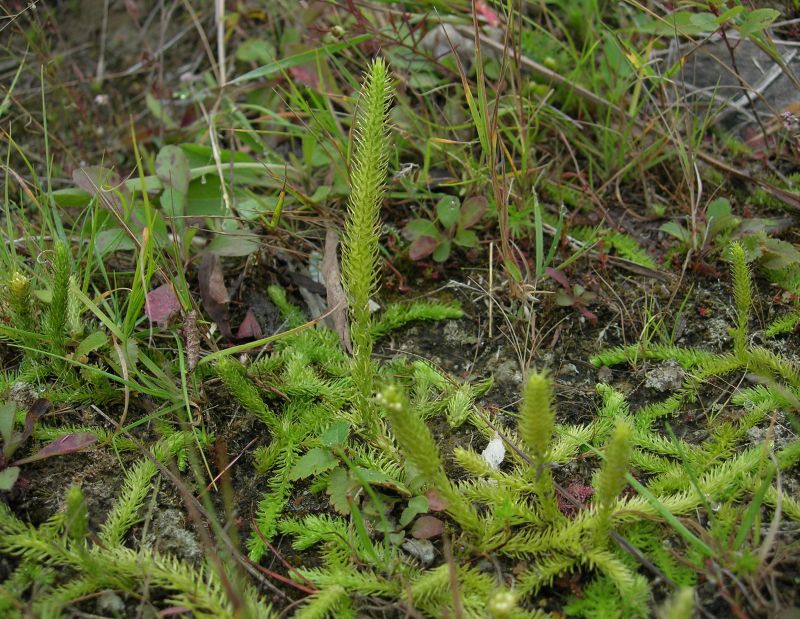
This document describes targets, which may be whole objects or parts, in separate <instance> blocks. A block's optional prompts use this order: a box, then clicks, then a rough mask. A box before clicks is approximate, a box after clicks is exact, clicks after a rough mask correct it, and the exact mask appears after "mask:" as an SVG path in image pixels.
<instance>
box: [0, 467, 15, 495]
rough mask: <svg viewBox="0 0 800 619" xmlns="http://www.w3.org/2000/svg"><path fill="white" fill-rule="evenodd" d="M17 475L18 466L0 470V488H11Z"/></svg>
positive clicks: (6, 489)
mask: <svg viewBox="0 0 800 619" xmlns="http://www.w3.org/2000/svg"><path fill="white" fill-rule="evenodd" d="M18 477H19V467H18V466H9V467H8V468H5V469H3V470H2V471H0V490H5V491H8V490H11V488H13V487H14V484H15V483H17V478H18Z"/></svg>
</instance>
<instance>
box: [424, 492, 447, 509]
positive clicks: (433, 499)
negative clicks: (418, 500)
mask: <svg viewBox="0 0 800 619" xmlns="http://www.w3.org/2000/svg"><path fill="white" fill-rule="evenodd" d="M425 496H426V497H428V510H429V511H432V512H443V511H444V510H446V509H447V501H446V500H445V499H443V498H442V496H441V495H440V494H439V493H438V492H436V490H434V489H433V488H431V489H430V490H426V491H425Z"/></svg>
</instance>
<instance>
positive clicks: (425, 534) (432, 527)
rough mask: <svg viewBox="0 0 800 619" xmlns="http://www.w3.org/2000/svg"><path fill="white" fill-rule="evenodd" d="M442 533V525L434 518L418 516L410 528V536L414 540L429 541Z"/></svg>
mask: <svg viewBox="0 0 800 619" xmlns="http://www.w3.org/2000/svg"><path fill="white" fill-rule="evenodd" d="M442 533H444V523H443V522H442V521H441V520H439V519H438V518H436V517H435V516H420V517H419V518H417V519H416V520H415V521H414V524H413V526H412V527H411V536H412V537H415V538H416V539H431V538H433V537H439V536H440V535H441V534H442Z"/></svg>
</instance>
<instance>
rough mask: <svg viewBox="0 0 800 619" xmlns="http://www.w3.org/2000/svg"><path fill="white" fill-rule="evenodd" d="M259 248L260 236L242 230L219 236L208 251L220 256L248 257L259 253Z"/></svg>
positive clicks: (210, 244) (209, 246) (209, 245)
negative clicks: (256, 252)
mask: <svg viewBox="0 0 800 619" xmlns="http://www.w3.org/2000/svg"><path fill="white" fill-rule="evenodd" d="M259 247H261V239H259V237H258V236H256V235H255V234H252V233H250V232H244V231H242V230H240V231H237V232H227V233H223V234H217V236H215V237H214V240H213V241H211V243H209V244H208V247H206V250H207V251H210V252H214V253H215V254H217V255H219V256H248V255H250V254H252V253H253V252H255V251H258V248H259Z"/></svg>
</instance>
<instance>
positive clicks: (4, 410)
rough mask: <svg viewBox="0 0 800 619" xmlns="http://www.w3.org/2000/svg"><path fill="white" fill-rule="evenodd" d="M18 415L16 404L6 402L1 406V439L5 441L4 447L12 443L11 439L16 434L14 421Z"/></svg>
mask: <svg viewBox="0 0 800 619" xmlns="http://www.w3.org/2000/svg"><path fill="white" fill-rule="evenodd" d="M16 414H17V405H16V403H15V402H6V403H5V404H0V438H1V439H3V446H4V447H5V446H6V445H8V444H9V443H11V437H12V435H13V433H14V419H15V418H16Z"/></svg>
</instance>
